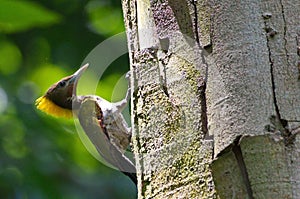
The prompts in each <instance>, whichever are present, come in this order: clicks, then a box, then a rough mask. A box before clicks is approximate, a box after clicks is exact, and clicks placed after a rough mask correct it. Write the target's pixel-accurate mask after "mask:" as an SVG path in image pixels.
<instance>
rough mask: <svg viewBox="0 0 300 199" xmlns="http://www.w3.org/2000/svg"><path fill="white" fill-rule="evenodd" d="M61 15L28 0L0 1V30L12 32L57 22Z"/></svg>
mask: <svg viewBox="0 0 300 199" xmlns="http://www.w3.org/2000/svg"><path fill="white" fill-rule="evenodd" d="M60 20H61V16H60V15H58V14H57V13H55V12H52V11H50V10H48V9H46V8H44V7H42V6H40V5H38V4H36V3H33V2H29V1H9V0H1V1H0V32H2V33H14V32H20V31H24V30H28V29H30V28H33V27H42V26H48V25H51V24H54V23H58V22H59V21H60Z"/></svg>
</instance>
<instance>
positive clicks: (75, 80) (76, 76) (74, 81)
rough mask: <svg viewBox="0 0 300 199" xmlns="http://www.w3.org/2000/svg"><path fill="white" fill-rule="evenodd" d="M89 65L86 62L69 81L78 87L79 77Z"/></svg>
mask: <svg viewBox="0 0 300 199" xmlns="http://www.w3.org/2000/svg"><path fill="white" fill-rule="evenodd" d="M88 66H89V64H85V65H84V66H82V67H81V68H79V69H78V70H77V71H76V72H75V73H74V74H73V75H72V76H71V79H70V80H69V81H70V82H71V83H73V84H74V88H76V86H77V83H78V80H79V78H80V77H81V75H82V74H83V73H84V71H85V70H86V69H87V68H88Z"/></svg>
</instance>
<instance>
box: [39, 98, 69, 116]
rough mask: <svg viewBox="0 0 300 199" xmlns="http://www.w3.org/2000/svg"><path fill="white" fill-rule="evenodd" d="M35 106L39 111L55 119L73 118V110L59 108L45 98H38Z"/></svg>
mask: <svg viewBox="0 0 300 199" xmlns="http://www.w3.org/2000/svg"><path fill="white" fill-rule="evenodd" d="M35 105H36V107H37V109H39V110H41V111H43V112H45V113H47V114H49V115H52V116H54V117H64V118H71V117H72V116H73V112H72V110H69V109H65V108H62V107H59V106H57V105H56V104H54V103H53V102H52V101H51V100H49V99H48V98H47V97H45V96H42V97H40V98H38V99H37V100H36V101H35Z"/></svg>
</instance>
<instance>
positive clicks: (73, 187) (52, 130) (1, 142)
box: [0, 0, 136, 199]
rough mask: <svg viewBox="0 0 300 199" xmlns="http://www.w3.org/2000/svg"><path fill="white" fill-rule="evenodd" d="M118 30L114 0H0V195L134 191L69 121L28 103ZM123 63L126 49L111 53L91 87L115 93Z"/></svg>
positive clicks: (127, 194)
mask: <svg viewBox="0 0 300 199" xmlns="http://www.w3.org/2000/svg"><path fill="white" fill-rule="evenodd" d="M123 31H124V25H123V19H122V11H121V2H120V0H90V1H84V0H53V1H48V0H39V1H25V0H22V1H16V0H0V136H1V138H0V198H17V199H19V198H29V199H35V198H37V199H42V198H64V199H65V198H66V199H68V198H70V199H71V198H72V199H77V198H78V199H81V198H89V199H92V198H103V199H109V198H114V199H122V198H135V197H136V193H135V192H136V188H135V186H134V184H133V183H132V182H131V181H130V180H129V178H127V177H126V176H124V175H123V174H122V173H120V172H118V171H116V170H113V169H111V168H108V167H106V166H104V165H103V164H102V163H100V162H99V161H98V160H96V159H95V158H94V157H93V156H92V155H91V154H90V153H89V152H88V151H87V149H86V148H85V147H84V145H83V143H82V142H81V139H80V138H79V136H78V133H77V132H76V129H75V126H74V121H73V120H64V119H58V118H52V117H50V116H48V115H46V114H44V113H41V112H40V111H38V110H36V109H35V107H34V101H35V99H36V98H37V97H39V96H40V95H42V94H43V93H44V92H45V91H46V90H47V88H48V87H49V86H50V85H51V84H53V83H54V82H56V81H58V80H59V79H60V78H62V77H64V76H67V75H70V74H72V73H73V72H74V71H76V70H77V69H78V68H79V67H80V65H81V64H82V61H83V60H84V59H85V57H86V56H87V54H88V53H89V52H90V51H91V50H92V49H93V48H94V47H95V46H97V45H98V44H99V43H101V42H102V41H104V40H105V39H106V38H108V37H110V36H113V35H115V34H117V33H120V32H123ZM128 68H129V67H128V57H127V55H124V56H121V57H120V58H118V59H117V60H115V61H114V62H113V63H112V64H111V65H110V66H109V68H108V70H106V71H105V73H104V75H103V76H102V77H101V81H100V85H101V86H100V88H99V89H97V94H98V95H100V96H102V97H104V98H106V99H108V100H117V99H111V96H112V90H113V89H114V86H115V84H116V83H117V82H118V80H119V79H120V77H121V76H122V75H124V73H126V71H128ZM86 85H87V86H86V88H87V87H88V82H87V83H86ZM125 87H126V85H125ZM83 90H84V85H83ZM87 90H88V89H87ZM121 90H122V91H120V92H117V93H119V96H117V98H119V99H120V98H122V96H124V93H125V92H126V91H125V90H126V89H124V86H123V89H121Z"/></svg>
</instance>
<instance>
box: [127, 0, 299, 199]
mask: <svg viewBox="0 0 300 199" xmlns="http://www.w3.org/2000/svg"><path fill="white" fill-rule="evenodd" d="M123 11H124V18H125V26H126V32H127V38H128V47H129V56H130V62H131V74H132V76H131V78H132V81H131V87H132V88H133V89H132V121H133V138H132V141H133V151H134V153H135V158H136V166H137V176H138V189H139V193H138V196H139V198H140V199H141V198H226V199H227V198H300V191H299V190H300V159H299V158H300V155H299V153H300V139H299V135H298V134H299V132H300V127H299V126H300V81H299V71H300V64H299V63H300V62H299V54H300V48H299V45H300V27H299V22H300V18H299V16H300V15H299V13H300V5H299V1H298V0H290V1H289V2H282V1H281V0H275V1H274V0H273V1H255V0H253V1H251V0H246V1H242V2H236V1H229V0H227V1H226V0H224V1H210V0H206V1H193V0H192V1H184V0H168V1H166V0H160V1H152V0H123Z"/></svg>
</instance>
